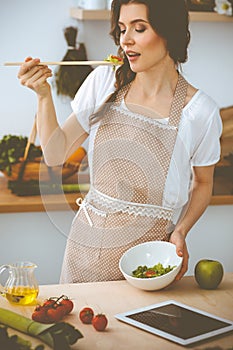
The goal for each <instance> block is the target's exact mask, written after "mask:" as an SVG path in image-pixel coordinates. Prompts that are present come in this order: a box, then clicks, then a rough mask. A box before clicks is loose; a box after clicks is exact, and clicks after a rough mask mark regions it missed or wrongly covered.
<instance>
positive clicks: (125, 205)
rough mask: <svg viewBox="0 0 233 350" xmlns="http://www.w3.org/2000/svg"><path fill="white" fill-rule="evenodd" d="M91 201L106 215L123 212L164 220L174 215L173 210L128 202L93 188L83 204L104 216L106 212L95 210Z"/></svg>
mask: <svg viewBox="0 0 233 350" xmlns="http://www.w3.org/2000/svg"><path fill="white" fill-rule="evenodd" d="M90 201H91V202H92V203H94V204H97V205H99V206H101V207H102V208H104V209H106V211H107V212H106V213H105V214H106V215H107V213H117V212H121V213H127V214H131V215H135V216H137V215H140V216H147V217H153V218H162V219H165V220H171V218H172V215H173V210H172V209H170V208H165V207H160V206H157V205H153V204H143V203H133V202H126V201H123V200H121V199H118V198H113V197H110V196H108V195H106V194H104V193H101V192H99V191H98V190H96V189H95V188H93V187H91V188H90V190H89V192H88V194H87V195H86V197H85V201H84V202H83V203H82V204H83V205H85V206H87V207H88V209H90V210H92V211H94V212H95V214H97V215H101V216H103V214H104V212H103V211H102V210H99V209H97V208H95V207H94V206H93V205H92V204H90ZM83 205H82V206H83Z"/></svg>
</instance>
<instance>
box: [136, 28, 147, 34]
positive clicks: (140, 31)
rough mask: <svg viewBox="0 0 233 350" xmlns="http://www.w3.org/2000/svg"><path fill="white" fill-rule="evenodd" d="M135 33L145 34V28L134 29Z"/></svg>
mask: <svg viewBox="0 0 233 350" xmlns="http://www.w3.org/2000/svg"><path fill="white" fill-rule="evenodd" d="M135 30H136V32H137V33H143V32H145V30H146V29H145V28H141V29H135Z"/></svg>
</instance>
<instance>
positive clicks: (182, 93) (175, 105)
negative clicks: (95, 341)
mask: <svg viewBox="0 0 233 350" xmlns="http://www.w3.org/2000/svg"><path fill="white" fill-rule="evenodd" d="M187 88H188V82H187V81H186V80H185V79H184V78H183V76H182V75H181V74H179V76H178V81H177V85H176V89H175V94H174V97H173V101H172V105H171V109H170V113H169V123H168V124H169V125H173V126H176V127H177V126H178V125H179V122H180V117H181V113H182V109H183V108H184V104H185V98H186V95H187Z"/></svg>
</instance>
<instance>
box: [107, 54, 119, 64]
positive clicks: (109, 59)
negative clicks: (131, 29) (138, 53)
mask: <svg viewBox="0 0 233 350" xmlns="http://www.w3.org/2000/svg"><path fill="white" fill-rule="evenodd" d="M104 61H106V62H112V63H116V64H122V63H123V58H122V57H120V56H115V55H108V57H107V58H105V59H104Z"/></svg>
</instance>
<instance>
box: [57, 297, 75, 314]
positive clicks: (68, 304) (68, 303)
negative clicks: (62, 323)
mask: <svg viewBox="0 0 233 350" xmlns="http://www.w3.org/2000/svg"><path fill="white" fill-rule="evenodd" d="M60 305H61V306H62V307H63V308H64V310H65V314H66V315H68V314H69V313H70V312H71V311H72V310H73V308H74V303H73V301H72V300H70V299H63V300H62V301H61V302H60Z"/></svg>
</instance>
